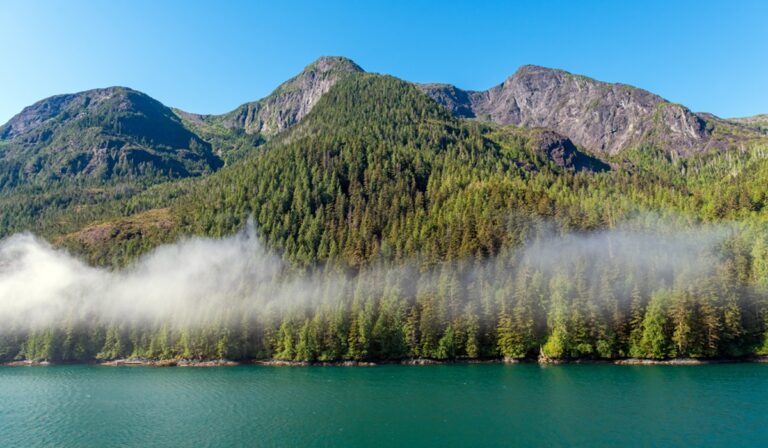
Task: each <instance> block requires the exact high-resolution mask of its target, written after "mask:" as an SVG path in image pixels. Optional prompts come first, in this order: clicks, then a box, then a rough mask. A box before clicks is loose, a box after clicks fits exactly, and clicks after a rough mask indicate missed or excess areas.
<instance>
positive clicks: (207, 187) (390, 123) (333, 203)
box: [0, 66, 768, 361]
mask: <svg viewBox="0 0 768 448" xmlns="http://www.w3.org/2000/svg"><path fill="white" fill-rule="evenodd" d="M355 67H356V66H355ZM459 115H461V114H459ZM192 118H194V117H192ZM192 118H190V117H184V120H183V123H185V126H186V128H187V129H191V130H193V131H195V132H198V133H199V134H200V135H201V136H203V137H200V138H201V139H203V138H204V137H205V136H206V135H207V137H205V139H207V140H212V139H213V137H212V136H214V134H216V132H217V131H216V129H218V128H213V127H210V126H211V124H210V123H212V122H211V121H210V120H208V121H200V122H199V123H198V124H197V126H198V128H196V127H195V126H196V125H195V124H194V123H192V122H191V121H190V120H192ZM206 120H207V119H206ZM734 126H736V125H734ZM723 129H725V131H713V132H714V135H715V137H717V135H718V134H717V132H726V131H727V132H728V136H727V138H723V139H722V140H721V143H722V145H720V146H718V147H716V148H714V149H712V148H710V149H711V150H706V151H703V150H702V151H688V150H686V151H679V152H677V151H669V148H668V147H660V146H659V145H657V144H656V142H658V140H653V139H651V140H637V141H636V142H634V143H633V145H632V146H631V147H627V148H624V149H622V150H621V151H612V154H613V155H610V156H609V155H605V154H603V155H600V157H601V158H598V157H597V156H596V155H595V154H592V153H590V152H589V151H587V150H586V149H583V148H582V147H580V146H577V145H576V144H574V143H573V141H571V139H570V138H569V136H568V135H561V134H558V133H556V132H554V131H552V130H548V129H543V128H526V127H517V126H512V125H510V126H502V125H499V124H495V123H487V122H483V121H480V120H476V119H475V120H468V119H465V118H458V117H455V116H453V115H452V114H451V111H450V110H449V109H446V108H444V107H443V106H441V105H440V104H439V103H438V102H436V101H435V100H433V99H432V98H430V97H429V96H428V95H426V94H424V93H422V91H420V90H419V89H417V88H416V87H415V86H413V85H412V84H410V83H407V82H404V81H401V80H398V79H395V78H392V77H388V76H382V75H373V74H365V73H357V72H356V70H349V71H345V75H344V76H342V77H340V78H338V79H335V80H334V83H333V85H332V86H331V87H328V90H327V93H325V94H323V95H322V96H320V97H319V98H318V99H317V101H316V103H314V105H313V107H312V109H311V111H309V112H308V113H307V114H306V115H305V116H303V118H302V119H301V120H300V121H297V122H296V124H295V125H294V126H292V127H290V128H288V129H286V130H283V132H280V133H278V134H275V135H274V136H270V138H269V139H265V140H260V139H259V136H256V137H246V136H247V135H249V134H247V133H245V132H242V133H239V134H237V133H236V132H234V131H231V130H230V131H227V132H223V131H222V132H221V133H220V134H218V135H223V136H224V137H221V138H222V139H224V140H226V142H229V144H231V142H235V141H240V142H241V143H242V145H241V146H239V148H240V150H239V152H237V156H236V157H232V158H231V159H228V165H227V166H225V167H223V168H221V169H219V170H217V171H216V172H215V173H212V174H207V175H205V176H201V177H188V178H185V179H181V180H170V181H166V182H159V183H156V182H152V183H151V185H150V183H140V182H136V183H133V184H131V186H130V190H128V189H126V191H125V194H124V195H123V196H121V195H112V196H109V197H102V198H99V197H98V195H99V193H98V192H97V191H93V192H90V193H85V192H86V191H87V190H86V189H85V188H84V187H80V186H68V185H66V184H64V183H62V184H52V185H51V186H49V187H48V188H47V189H46V190H40V191H39V193H38V194H39V195H42V196H44V195H48V194H53V193H51V192H52V191H54V190H56V189H57V188H58V189H59V190H57V191H58V193H59V196H57V197H66V195H63V196H62V195H61V194H60V193H61V192H69V193H68V194H72V195H84V194H91V195H93V196H94V199H93V200H87V201H83V200H79V201H78V206H77V207H72V206H70V205H68V204H67V203H66V202H63V203H59V204H58V205H56V206H53V207H51V206H50V205H49V204H48V203H45V202H41V204H40V206H39V208H38V209H37V210H36V212H35V213H27V212H26V211H25V210H29V206H28V204H26V203H25V204H21V203H20V202H21V201H23V200H24V199H23V198H24V197H25V196H20V195H18V194H11V195H5V196H3V195H0V204H1V205H3V216H2V220H0V221H1V222H2V225H3V227H2V230H3V231H4V232H5V234H6V235H7V234H9V233H10V232H12V231H16V230H19V229H22V228H29V229H32V230H33V231H34V232H35V233H38V234H41V235H43V236H45V237H46V238H48V239H49V240H51V241H53V242H54V244H55V245H57V246H61V247H64V248H67V249H68V250H70V251H71V252H72V253H74V254H77V255H78V256H80V257H83V258H84V259H85V260H87V261H88V262H89V263H90V264H92V265H97V266H105V267H107V268H110V269H120V268H121V267H123V266H127V265H131V263H135V262H136V259H137V257H138V256H140V255H141V254H145V253H147V252H149V251H151V250H152V249H153V248H155V247H157V246H158V245H160V244H165V243H173V242H175V241H176V240H177V239H178V238H179V237H182V236H189V235H195V236H203V237H228V236H230V235H233V234H235V233H237V232H239V231H240V230H242V229H243V228H244V227H245V226H246V222H247V221H248V219H249V218H253V220H254V221H255V224H256V233H257V234H258V236H259V238H260V240H261V241H263V242H264V243H265V244H266V246H267V247H268V249H269V251H271V252H273V253H275V254H276V256H277V257H279V259H281V260H283V262H284V265H281V266H280V268H279V274H277V278H276V279H271V280H270V281H265V282H263V283H258V284H253V285H251V284H250V283H249V280H247V278H248V277H247V276H246V277H244V278H246V280H243V281H244V282H245V283H246V286H247V287H246V288H245V290H247V291H248V293H247V294H245V295H244V296H242V297H236V298H231V300H233V301H232V302H229V301H222V300H223V299H221V298H219V297H214V296H211V297H209V298H208V300H209V303H210V304H216V305H217V306H215V307H213V310H212V311H211V314H210V316H209V319H208V320H206V321H205V322H204V323H202V324H201V323H199V322H192V321H186V320H184V319H176V320H170V321H169V320H163V319H154V320H153V319H149V320H147V319H143V320H130V321H124V320H121V319H119V318H114V317H109V318H106V317H104V316H101V315H92V314H89V313H90V312H91V311H90V310H89V309H88V308H87V307H84V308H83V309H82V310H78V309H77V308H74V309H73V310H72V312H70V313H69V314H67V315H66V316H64V315H63V316H61V318H60V320H58V321H57V322H56V323H55V324H51V325H48V326H46V327H45V328H31V327H29V326H28V325H25V323H24V322H13V323H9V324H8V325H6V326H5V327H4V330H3V331H2V332H0V338H1V339H0V359H2V360H5V361H7V360H12V359H36V360H42V359H47V360H59V361H73V360H80V361H83V360H94V359H102V360H109V359H117V358H127V357H142V358H155V359H176V358H192V359H213V358H231V359H249V358H276V359H285V360H294V361H318V360H322V361H340V360H399V359H404V358H415V357H424V358H435V359H464V358H508V359H519V358H536V357H540V358H542V359H547V360H552V359H554V360H559V359H566V360H567V359H582V358H588V359H620V358H627V357H638V358H650V359H668V358H674V357H700V358H717V357H748V356H754V355H760V354H765V353H768V343H767V342H766V330H767V329H768V301H767V300H766V299H768V296H767V295H766V288H768V227H766V225H767V224H768V220H767V219H766V218H767V217H768V213H767V212H766V205H767V204H766V201H768V191H767V190H768V160H767V159H766V156H768V144H767V143H766V139H765V138H764V137H763V136H761V134H760V133H758V132H751V131H748V130H746V129H742V128H739V127H734V128H727V127H724V128H723ZM205 132H208V134H206V133H205ZM228 132H232V133H231V134H228ZM715 137H711V138H715ZM243 138H255V140H237V139H243ZM708 138H709V137H708ZM224 140H222V142H223V141H224ZM203 141H205V140H203ZM221 145H223V143H221V142H220V143H218V144H214V147H218V146H221ZM221 147H223V146H221ZM681 154H682V155H687V156H686V157H681ZM126 188H128V187H126ZM30 197H39V196H30ZM16 210H19V211H18V212H16ZM0 256H8V255H7V254H6V252H4V251H0ZM184 262H185V261H184V260H180V264H181V265H183V264H184ZM141 263H142V262H139V265H141ZM190 263H191V261H190ZM218 269H226V268H224V267H222V266H214V265H212V266H211V270H212V272H217V270H218ZM118 272H119V271H118ZM297 279H298V280H301V281H303V282H306V284H307V285H309V287H306V288H301V289H300V290H291V291H292V292H291V293H290V294H289V293H286V292H285V290H284V284H285V283H290V282H296V281H298V280H297ZM0 284H2V283H0ZM276 292H281V293H280V294H277V293H276ZM270 295H276V296H280V297H286V296H291V297H290V298H291V300H287V299H286V303H284V304H282V305H275V304H274V302H269V303H271V304H272V305H270V306H262V305H263V304H264V303H266V302H268V301H267V300H266V298H268V297H269V296H270ZM103 300H105V301H108V300H109V297H104V298H103ZM228 300H229V299H228ZM182 311H183V310H179V313H180V314H182V315H183V314H184V313H183V312H182Z"/></svg>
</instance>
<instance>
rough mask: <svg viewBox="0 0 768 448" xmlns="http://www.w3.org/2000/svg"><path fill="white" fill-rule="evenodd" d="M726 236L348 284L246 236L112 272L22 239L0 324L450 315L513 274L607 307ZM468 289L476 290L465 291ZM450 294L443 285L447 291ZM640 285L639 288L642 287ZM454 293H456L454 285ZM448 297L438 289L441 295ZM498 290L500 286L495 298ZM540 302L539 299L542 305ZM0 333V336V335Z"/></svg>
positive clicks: (387, 271) (686, 272)
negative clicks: (445, 304) (353, 305)
mask: <svg viewBox="0 0 768 448" xmlns="http://www.w3.org/2000/svg"><path fill="white" fill-rule="evenodd" d="M732 233H733V230H732V229H729V228H726V227H714V226H710V227H697V228H692V229H691V228H688V229H682V228H672V227H670V226H665V227H663V228H657V229H656V230H653V231H649V230H638V229H633V228H632V226H629V225H627V226H620V227H619V228H617V229H613V230H603V231H598V232H593V233H588V234H569V235H565V236H557V235H551V236H547V237H541V238H537V239H535V240H534V241H532V242H530V243H529V244H528V245H526V246H525V247H522V248H518V249H515V250H508V251H506V252H504V253H503V254H501V255H499V256H497V257H494V258H491V259H487V260H483V261H478V260H460V261H454V262H451V263H446V264H444V265H438V266H437V267H433V268H431V269H428V270H425V269H423V268H419V264H418V263H416V262H408V263H403V264H402V265H401V266H399V267H397V268H391V267H389V268H382V267H371V268H367V269H364V270H362V271H361V272H360V273H358V274H356V275H349V274H346V273H339V271H333V272H335V273H333V274H328V273H327V271H324V270H322V269H319V270H317V271H316V272H315V273H314V274H295V273H291V272H293V271H291V270H290V269H287V268H286V266H285V264H284V262H283V260H282V259H281V257H279V256H278V255H276V254H275V253H273V252H271V251H269V250H268V249H266V248H265V246H264V245H263V244H262V243H261V242H260V240H259V238H258V237H257V235H256V232H255V231H254V226H253V225H252V224H249V225H248V226H247V227H246V228H245V229H243V230H242V231H241V232H240V233H238V234H236V235H233V236H230V237H227V238H221V239H209V238H186V239H183V240H181V241H179V242H177V243H176V244H172V245H166V246H162V247H159V248H157V249H155V250H154V251H153V252H151V253H149V254H148V255H146V256H144V257H142V258H141V259H139V260H137V261H136V262H135V263H134V264H133V265H131V266H129V267H128V268H125V269H122V270H118V271H112V270H108V269H103V268H94V267H91V266H88V265H86V264H85V263H83V262H82V261H80V260H78V259H77V258H76V257H74V256H72V255H70V254H68V253H67V252H65V251H63V250H59V249H56V248H54V247H52V246H51V245H50V244H48V243H47V242H45V241H43V240H41V239H39V238H37V237H35V236H33V235H31V234H28V233H24V234H18V235H15V236H12V237H10V238H7V239H5V240H4V241H2V242H1V243H0V322H3V323H6V325H5V328H9V325H8V323H13V328H14V330H20V329H21V330H33V329H37V328H44V327H50V326H57V325H59V324H60V323H61V322H63V321H65V320H67V321H69V322H71V321H72V320H74V321H75V322H77V323H80V324H89V323H105V322H109V323H114V322H125V323H136V322H150V323H157V322H164V321H168V322H173V323H176V324H184V325H194V326H197V325H209V324H217V323H218V324H223V322H221V321H220V320H221V319H222V315H223V314H226V315H228V316H233V315H235V316H240V315H252V314H253V313H261V314H272V315H274V314H280V313H281V312H285V311H286V310H289V309H296V308H297V307H298V308H312V307H313V306H317V305H319V304H326V305H327V304H329V303H333V302H334V301H345V300H352V299H354V298H355V297H357V298H359V297H378V296H381V295H384V294H387V293H392V292H393V288H394V292H395V293H397V294H400V295H402V296H404V297H405V298H406V299H408V298H409V297H411V296H414V295H418V294H421V295H440V294H446V291H448V290H447V289H446V288H448V289H449V290H450V291H449V293H450V294H452V295H456V294H457V291H459V293H458V294H459V295H460V297H459V299H460V300H461V302H462V303H465V302H471V301H473V300H480V297H479V295H481V294H488V290H489V288H490V291H491V293H493V292H494V291H498V290H502V289H504V288H507V289H509V283H510V282H511V281H512V280H513V279H514V278H515V276H516V273H517V272H518V271H519V270H521V269H527V270H530V271H532V272H537V271H538V272H541V273H543V274H544V275H545V276H546V277H547V278H549V277H552V276H561V277H563V278H564V279H566V280H567V281H572V282H575V281H576V280H577V277H578V278H579V279H581V280H582V281H583V282H584V283H585V285H586V287H588V288H596V287H599V286H600V285H601V281H603V280H602V278H603V277H606V276H608V277H609V278H610V281H611V282H614V283H616V284H615V285H612V286H613V289H614V291H615V293H616V294H617V295H618V296H619V299H620V300H621V299H624V298H626V297H627V296H628V295H629V293H630V290H631V285H628V281H629V280H633V281H635V282H636V283H637V282H640V283H642V284H641V286H642V287H643V288H644V289H647V290H653V289H657V288H663V287H670V286H672V284H673V283H674V282H675V281H676V279H679V278H681V276H684V278H687V279H689V280H690V281H695V279H696V278H699V279H700V278H704V277H706V276H708V275H710V274H711V273H712V272H713V270H714V269H715V268H716V266H717V257H718V255H717V247H718V246H719V245H721V244H722V243H723V242H724V241H725V239H726V238H727V237H729V236H730V235H732ZM479 281H482V282H484V286H483V288H476V287H475V285H477V284H478V282H479ZM451 282H453V283H451ZM648 282H651V284H649V283H648ZM456 283H459V284H458V285H456ZM446 285H448V286H446ZM505 285H506V286H505ZM545 299H546V298H545ZM0 325H2V324H0Z"/></svg>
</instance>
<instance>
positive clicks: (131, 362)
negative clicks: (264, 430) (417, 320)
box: [0, 356, 768, 368]
mask: <svg viewBox="0 0 768 448" xmlns="http://www.w3.org/2000/svg"><path fill="white" fill-rule="evenodd" d="M739 363H758V364H761V363H768V356H752V357H745V358H713V359H700V358H674V359H642V358H623V359H613V360H612V359H550V358H539V359H529V358H522V359H520V358H474V359H454V360H440V359H430V358H407V359H401V360H388V361H352V360H346V361H288V360H281V359H246V360H237V361H235V360H229V359H209V360H194V359H166V360H159V359H143V358H127V359H115V360H111V361H94V362H51V361H31V360H21V361H10V362H4V363H0V366H2V367H46V366H54V365H97V366H104V367H198V368H202V367H234V366H244V365H256V366H267V367H376V366H384V365H403V366H430V365H451V364H539V365H541V366H547V365H564V364H612V365H617V366H702V365H712V364H739Z"/></svg>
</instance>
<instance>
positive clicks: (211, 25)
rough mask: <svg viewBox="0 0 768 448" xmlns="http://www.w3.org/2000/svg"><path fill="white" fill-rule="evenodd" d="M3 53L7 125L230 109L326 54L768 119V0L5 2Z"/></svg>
mask: <svg viewBox="0 0 768 448" xmlns="http://www.w3.org/2000/svg"><path fill="white" fill-rule="evenodd" d="M731 3H732V4H731ZM0 41H1V42H2V47H1V48H2V52H0V123H4V122H5V121H6V120H8V119H9V118H10V117H11V116H12V115H14V114H16V113H17V112H19V111H20V110H21V109H22V108H23V107H24V106H27V105H29V104H31V103H33V102H35V101H37V100H39V99H41V98H44V97H46V96H50V95H53V94H57V93H67V92H75V91H80V90H85V89H89V88H94V87H104V86H110V85H125V86H129V87H133V88H135V89H138V90H141V91H144V92H146V93H148V94H149V95H151V96H153V97H155V98H157V99H159V100H160V101H162V102H163V103H165V104H167V105H170V106H176V107H180V108H182V109H184V110H187V111H191V112H199V113H222V112H226V111H229V110H231V109H233V108H235V107H236V106H238V105H239V104H241V103H243V102H246V101H250V100H254V99H257V98H260V97H263V96H265V95H266V94H268V93H269V92H270V91H271V90H272V89H274V88H275V87H276V86H277V85H278V84H279V83H280V82H282V81H283V80H285V79H287V78H289V77H290V76H292V75H294V74H295V73H297V72H298V71H300V70H301V69H302V67H304V66H305V65H307V64H308V63H310V62H311V61H312V60H314V59H315V58H317V57H318V56H320V55H344V56H347V57H350V58H352V59H353V60H355V61H356V62H357V63H358V64H360V65H361V66H362V67H363V68H365V69H366V70H368V71H373V72H380V73H388V74H392V75H395V76H397V77H400V78H403V79H406V80H410V81H418V82H448V83H452V84H456V85H458V86H459V87H463V88H468V89H485V88H488V87H490V86H493V85H495V84H498V83H500V82H501V81H502V80H504V79H505V78H506V77H507V76H509V75H510V74H512V73H513V72H514V71H515V70H516V69H517V67H519V66H520V65H522V64H529V63H530V64H539V65H544V66H549V67H557V68H563V69H565V70H569V71H572V72H575V73H580V74H584V75H588V76H591V77H593V78H597V79H600V80H605V81H620V82H625V83H628V84H633V85H636V86H639V87H643V88H646V89H648V90H651V91H653V92H655V93H658V94H660V95H662V96H664V97H665V98H668V99H669V100H672V101H675V102H679V103H683V104H685V105H687V106H689V107H690V108H691V109H693V110H695V111H709V112H713V113H715V114H717V115H720V116H724V117H730V116H741V115H752V114H757V113H765V112H768V2H766V1H759V0H754V1H733V2H725V1H711V2H708V1H696V2H692V1H673V0H665V1H640V2H622V1H613V2H608V1H606V2H586V1H573V2H567V3H566V2H555V1H550V2H546V1H530V2H513V1H506V2H504V1H481V0H476V1H465V2H458V1H450V0H445V1H432V2H427V1H419V0H410V1H402V2H401V1H380V2H373V1H371V2H352V1H350V2H340V1H334V0H323V1H311V2H301V1H271V2H266V1H243V2H223V1H222V2H213V1H211V2H195V1H164V0H154V1H145V0H134V1H108V2H107V1H98V2H97V1H92V2H87V1H79V0H69V1H53V0H49V1H34V2H33V1H29V0H0Z"/></svg>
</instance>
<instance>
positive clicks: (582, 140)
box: [419, 65, 728, 156]
mask: <svg viewBox="0 0 768 448" xmlns="http://www.w3.org/2000/svg"><path fill="white" fill-rule="evenodd" d="M419 88H420V89H421V90H422V91H424V92H425V93H427V94H428V95H430V96H431V97H432V98H434V99H435V100H436V101H438V102H439V103H440V104H442V105H444V106H445V107H446V108H448V110H450V111H451V112H453V113H454V114H455V115H457V116H459V117H467V118H477V119H480V120H485V121H491V122H494V123H498V124H502V125H507V124H514V125H517V126H524V127H544V128H549V129H552V130H554V131H556V132H558V133H560V134H563V135H565V136H567V137H569V138H570V139H571V140H573V142H574V143H576V144H577V145H581V146H583V147H585V148H587V149H589V150H590V151H593V152H594V153H596V154H599V155H604V156H611V155H616V154H618V153H619V152H621V151H622V150H624V149H627V148H632V147H638V146H640V145H643V144H652V145H655V146H657V147H663V148H665V149H668V150H670V151H675V152H677V153H678V154H680V155H683V156H686V155H690V154H693V153H701V152H706V151H708V150H710V149H713V148H724V147H725V146H727V144H728V141H727V140H726V141H723V139H720V138H715V136H714V135H713V134H714V129H715V127H716V126H718V125H722V120H718V119H717V118H716V117H711V116H706V115H703V114H695V113H693V112H691V111H690V110H688V109H687V108H686V107H684V106H681V105H679V104H674V103H670V102H669V101H666V100H664V99H663V98H661V97H659V96H658V95H654V94H652V93H650V92H648V91H645V90H642V89H638V88H635V87H632V86H628V85H625V84H611V83H605V82H600V81H596V80H593V79H590V78H587V77H584V76H578V75H573V74H571V73H568V72H566V71H563V70H554V69H549V68H544V67H538V66H533V65H526V66H523V67H521V68H520V69H519V70H518V71H517V72H516V73H515V74H513V75H512V76H510V77H509V78H507V80H505V81H504V82H503V83H501V84H499V85H497V86H495V87H493V88H491V89H488V90H485V91H481V92H476V91H463V90H461V89H458V88H457V87H454V86H450V85H445V84H422V85H420V86H419Z"/></svg>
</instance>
